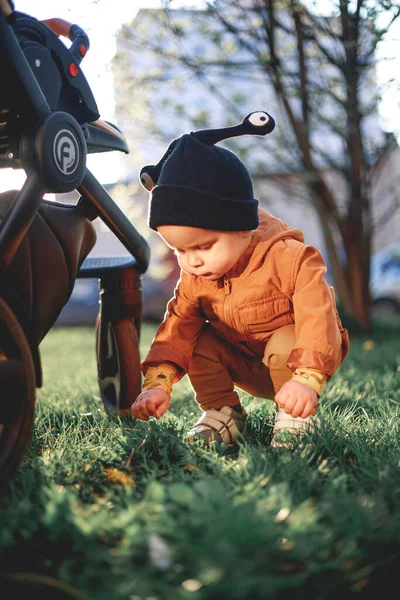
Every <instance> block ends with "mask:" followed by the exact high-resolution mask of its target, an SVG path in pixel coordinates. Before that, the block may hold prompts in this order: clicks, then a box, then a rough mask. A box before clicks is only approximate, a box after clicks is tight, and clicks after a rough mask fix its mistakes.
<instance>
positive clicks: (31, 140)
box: [0, 0, 150, 480]
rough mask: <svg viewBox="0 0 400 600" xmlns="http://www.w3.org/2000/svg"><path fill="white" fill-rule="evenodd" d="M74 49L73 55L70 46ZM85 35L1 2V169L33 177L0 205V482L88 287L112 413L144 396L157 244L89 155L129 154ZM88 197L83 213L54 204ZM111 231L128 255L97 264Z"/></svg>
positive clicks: (25, 435)
mask: <svg viewBox="0 0 400 600" xmlns="http://www.w3.org/2000/svg"><path fill="white" fill-rule="evenodd" d="M60 36H61V37H65V38H67V39H69V40H70V42H71V44H70V46H69V47H67V45H65V44H64V43H63V42H62V41H61V40H60ZM88 48H89V39H88V36H87V34H86V33H85V31H83V30H82V29H81V28H80V27H79V26H77V25H71V23H68V22H67V21H64V20H62V19H49V20H47V21H38V20H37V19H35V18H34V17H32V16H30V15H27V14H24V13H20V12H18V11H17V10H15V9H14V7H13V5H12V3H11V2H10V1H9V0H0V64H1V67H2V68H1V71H0V79H1V85H0V169H5V168H10V167H12V168H18V169H21V168H22V169H23V170H24V171H25V173H26V180H25V182H24V184H23V186H22V188H21V189H20V190H9V191H6V192H3V193H1V194H0V479H2V480H5V479H9V478H10V477H11V476H12V475H13V474H14V473H15V471H16V470H17V469H18V468H19V466H20V464H21V462H22V460H23V458H24V455H25V453H26V450H27V446H28V443H29V440H30V436H31V433H32V427H33V422H34V412H35V395H36V388H40V387H41V386H42V372H41V358H40V353H39V344H40V342H41V341H42V339H43V338H44V337H45V336H46V334H47V333H48V331H49V330H50V329H51V327H52V326H53V325H54V323H55V321H56V320H57V318H58V316H59V314H60V312H61V311H62V309H63V307H64V306H65V304H66V303H67V301H68V300H69V298H70V296H71V293H72V291H73V288H74V285H75V281H76V278H77V277H94V278H97V279H98V280H99V284H100V285H99V312H98V316H97V321H96V327H95V335H96V358H97V369H98V381H99V387H100V393H101V398H102V400H103V404H104V408H105V410H106V411H107V412H109V413H116V414H129V411H130V404H131V403H132V402H133V401H134V399H135V398H136V396H137V395H138V394H139V393H140V388H141V374H140V355H139V336H140V326H141V319H142V309H143V297H142V288H141V276H142V274H143V273H144V272H145V271H146V269H147V267H148V264H149V259H150V249H149V246H148V244H147V242H146V240H145V239H144V238H143V237H142V236H141V235H140V233H139V232H138V231H137V229H136V228H135V227H134V225H133V224H132V223H131V222H130V221H129V220H128V219H127V217H126V216H125V214H124V213H123V212H122V211H121V210H120V209H119V208H118V206H117V205H116V203H115V202H114V201H113V199H112V198H111V196H110V195H109V194H108V193H107V191H106V190H105V188H104V187H103V186H102V185H101V184H100V183H99V181H97V179H96V178H95V177H94V176H93V174H92V173H91V172H90V171H89V170H88V169H87V168H86V156H87V153H94V152H107V151H111V150H118V151H121V152H124V153H127V152H128V147H127V143H126V141H125V139H124V136H123V134H122V133H121V131H120V130H119V129H118V128H117V127H116V126H115V125H112V124H111V123H108V122H106V121H102V120H101V119H100V115H99V112H98V108H97V105H96V101H95V99H94V97H93V94H92V92H91V90H90V87H89V85H88V83H87V81H86V79H85V77H84V75H83V73H82V71H81V69H80V66H79V65H80V62H81V60H82V59H83V58H84V56H85V54H86V52H87V50H88ZM73 190H77V192H78V193H79V200H78V202H77V203H76V204H75V205H71V204H66V203H62V202H54V201H49V200H44V199H43V196H44V195H45V194H47V193H57V194H64V193H68V192H71V191H73ZM97 217H100V219H101V220H102V221H103V222H104V223H105V224H106V225H107V226H108V228H109V229H110V231H111V232H112V233H113V234H114V235H115V236H116V237H117V239H118V240H119V241H120V242H121V243H122V244H123V245H124V246H125V248H126V249H127V250H128V252H129V255H125V256H123V257H104V258H90V257H89V258H88V254H89V253H90V251H91V249H92V248H93V246H94V244H95V242H96V233H95V229H94V226H93V223H92V221H93V220H94V219H95V218H97Z"/></svg>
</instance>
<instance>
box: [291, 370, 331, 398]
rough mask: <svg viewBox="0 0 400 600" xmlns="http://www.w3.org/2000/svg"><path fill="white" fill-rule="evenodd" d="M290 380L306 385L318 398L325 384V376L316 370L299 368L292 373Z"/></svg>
mask: <svg viewBox="0 0 400 600" xmlns="http://www.w3.org/2000/svg"><path fill="white" fill-rule="evenodd" d="M292 380H293V381H298V382H299V383H303V384H304V385H307V386H308V387H310V388H311V389H312V390H314V391H315V392H316V393H317V395H318V396H320V395H321V394H322V390H323V388H324V385H325V383H326V380H327V376H326V374H325V373H322V372H321V371H318V370H317V369H308V368H305V367H299V368H298V369H296V370H295V371H294V373H293V377H292Z"/></svg>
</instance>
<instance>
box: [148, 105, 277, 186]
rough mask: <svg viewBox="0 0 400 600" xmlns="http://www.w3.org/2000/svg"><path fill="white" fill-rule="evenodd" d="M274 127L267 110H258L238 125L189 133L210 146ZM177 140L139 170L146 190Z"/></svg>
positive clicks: (157, 176) (262, 132)
mask: <svg viewBox="0 0 400 600" xmlns="http://www.w3.org/2000/svg"><path fill="white" fill-rule="evenodd" d="M274 128H275V121H274V119H273V118H272V117H271V115H269V114H268V113H267V112H265V111H262V110H258V111H254V112H251V113H249V114H248V115H247V116H246V117H245V118H244V119H243V121H242V122H241V123H240V124H239V125H234V126H233V127H223V128H221V129H200V130H199V131H194V132H192V133H191V135H193V136H194V137H195V138H196V140H198V141H199V142H202V143H203V144H207V145H209V146H212V145H213V144H217V143H218V142H222V140H228V139H230V138H233V137H239V136H241V135H259V136H264V135H267V134H268V133H271V131H273V129H274ZM178 140H180V138H177V139H175V140H173V141H172V142H171V143H170V145H169V146H168V148H167V150H166V152H165V153H164V155H163V156H162V158H161V159H160V161H159V162H158V163H157V164H156V165H147V166H145V167H143V168H142V169H141V171H140V175H139V178H140V182H141V184H142V185H143V187H144V188H145V189H146V190H147V191H149V192H150V191H151V190H152V189H153V188H154V187H155V186H156V185H157V181H158V178H159V176H160V172H161V169H162V167H163V165H164V163H165V161H166V160H167V158H168V157H169V156H170V154H171V152H172V151H173V149H174V148H175V146H176V144H177V142H178Z"/></svg>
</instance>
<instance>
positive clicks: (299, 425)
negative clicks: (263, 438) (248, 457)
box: [271, 408, 318, 450]
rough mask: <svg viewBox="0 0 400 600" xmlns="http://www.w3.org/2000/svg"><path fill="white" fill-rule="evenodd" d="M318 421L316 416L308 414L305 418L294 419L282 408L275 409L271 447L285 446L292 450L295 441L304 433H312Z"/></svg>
mask: <svg viewBox="0 0 400 600" xmlns="http://www.w3.org/2000/svg"><path fill="white" fill-rule="evenodd" d="M317 423H318V417H315V416H310V417H307V418H306V419H302V418H301V417H297V418H296V419H294V418H293V417H291V416H290V415H288V414H287V413H285V411H284V410H283V409H282V408H278V410H277V411H276V417H275V425H274V429H273V432H272V440H271V448H287V449H288V450H293V447H294V444H295V442H296V441H298V440H300V438H302V437H303V435H304V434H305V433H312V432H313V431H314V430H315V426H316V425H317Z"/></svg>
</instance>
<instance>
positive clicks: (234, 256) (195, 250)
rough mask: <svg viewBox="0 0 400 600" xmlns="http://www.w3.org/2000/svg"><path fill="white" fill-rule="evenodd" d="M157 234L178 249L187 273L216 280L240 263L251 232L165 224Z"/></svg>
mask: <svg viewBox="0 0 400 600" xmlns="http://www.w3.org/2000/svg"><path fill="white" fill-rule="evenodd" d="M157 232H158V233H159V235H160V236H161V237H162V239H163V240H164V241H165V243H166V244H167V245H168V246H169V247H170V248H172V249H173V250H174V252H175V254H176V255H177V257H178V262H179V265H180V267H181V269H182V270H183V271H185V273H188V274H189V275H198V276H199V277H202V278H203V279H208V280H211V281H215V280H217V279H219V278H220V277H221V276H222V275H224V274H225V273H226V272H227V271H229V270H230V269H231V268H232V267H233V266H234V265H235V264H236V263H237V261H238V260H239V258H240V257H241V255H242V254H243V252H244V251H245V250H246V248H247V247H248V245H249V243H250V240H251V238H252V232H251V231H214V230H212V229H199V228H197V227H183V226H181V225H161V226H160V227H158V229H157Z"/></svg>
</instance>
